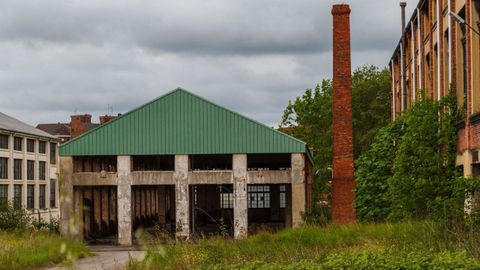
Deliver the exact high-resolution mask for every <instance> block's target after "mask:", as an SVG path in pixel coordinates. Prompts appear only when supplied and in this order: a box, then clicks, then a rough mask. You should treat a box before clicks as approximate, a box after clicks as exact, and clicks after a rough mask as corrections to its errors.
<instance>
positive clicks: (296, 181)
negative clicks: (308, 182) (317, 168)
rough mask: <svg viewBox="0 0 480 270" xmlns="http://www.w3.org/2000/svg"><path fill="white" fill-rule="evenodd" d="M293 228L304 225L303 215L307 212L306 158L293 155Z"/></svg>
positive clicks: (301, 155) (300, 155)
mask: <svg viewBox="0 0 480 270" xmlns="http://www.w3.org/2000/svg"><path fill="white" fill-rule="evenodd" d="M291 173H292V226H293V227H298V226H300V225H302V224H303V220H302V215H301V213H302V212H303V211H305V205H306V204H305V157H304V155H303V154H292V171H291Z"/></svg>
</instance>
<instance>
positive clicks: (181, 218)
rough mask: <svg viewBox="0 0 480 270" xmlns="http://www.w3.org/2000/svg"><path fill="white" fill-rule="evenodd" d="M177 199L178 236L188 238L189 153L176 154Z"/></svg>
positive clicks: (174, 176)
mask: <svg viewBox="0 0 480 270" xmlns="http://www.w3.org/2000/svg"><path fill="white" fill-rule="evenodd" d="M173 178H174V179H175V201H176V236H177V238H179V239H188V238H189V236H190V217H189V215H190V212H189V206H190V205H189V194H188V193H189V191H188V155H176V156H175V173H174V175H173Z"/></svg>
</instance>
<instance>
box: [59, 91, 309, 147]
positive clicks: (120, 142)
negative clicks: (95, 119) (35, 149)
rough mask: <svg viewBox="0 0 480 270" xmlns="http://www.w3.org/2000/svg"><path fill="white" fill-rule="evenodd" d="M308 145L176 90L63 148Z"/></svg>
mask: <svg viewBox="0 0 480 270" xmlns="http://www.w3.org/2000/svg"><path fill="white" fill-rule="evenodd" d="M305 151H306V144H305V143H304V142H302V141H300V140H297V139H295V138H293V137H290V136H288V135H286V134H284V133H281V132H279V131H277V130H274V129H272V128H270V127H268V126H265V125H263V124H260V123H258V122H256V121H254V120H251V119H249V118H246V117H244V116H241V115H239V114H237V113H235V112H232V111H230V110H228V109H225V108H223V107H221V106H219V105H216V104H214V103H212V102H210V101H208V100H205V99H203V98H201V97H199V96H196V95H194V94H192V93H190V92H187V91H185V90H183V89H176V90H174V91H172V92H170V93H168V94H166V95H164V96H162V97H159V98H157V99H155V100H153V101H151V102H149V103H147V104H145V105H143V106H141V107H139V108H137V109H134V110H132V111H130V112H128V113H126V114H124V115H122V116H120V117H118V118H116V119H115V120H112V121H110V122H107V123H106V124H104V125H102V126H100V127H98V128H96V129H94V130H92V131H90V132H87V133H85V134H83V135H82V136H79V137H77V138H75V139H74V140H71V141H69V142H68V143H66V144H63V145H61V146H60V151H59V152H60V155H62V156H81V155H149V154H151V155H153V154H220V153H232V154H234V153H304V152H305Z"/></svg>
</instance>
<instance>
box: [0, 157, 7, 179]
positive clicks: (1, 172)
mask: <svg viewBox="0 0 480 270" xmlns="http://www.w3.org/2000/svg"><path fill="white" fill-rule="evenodd" d="M0 179H8V158H4V157H2V158H0Z"/></svg>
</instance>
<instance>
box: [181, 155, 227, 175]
mask: <svg viewBox="0 0 480 270" xmlns="http://www.w3.org/2000/svg"><path fill="white" fill-rule="evenodd" d="M189 162H190V169H191V170H193V171H196V170H200V171H209V170H231V169H232V155H214V154H211V155H190V156H189Z"/></svg>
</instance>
